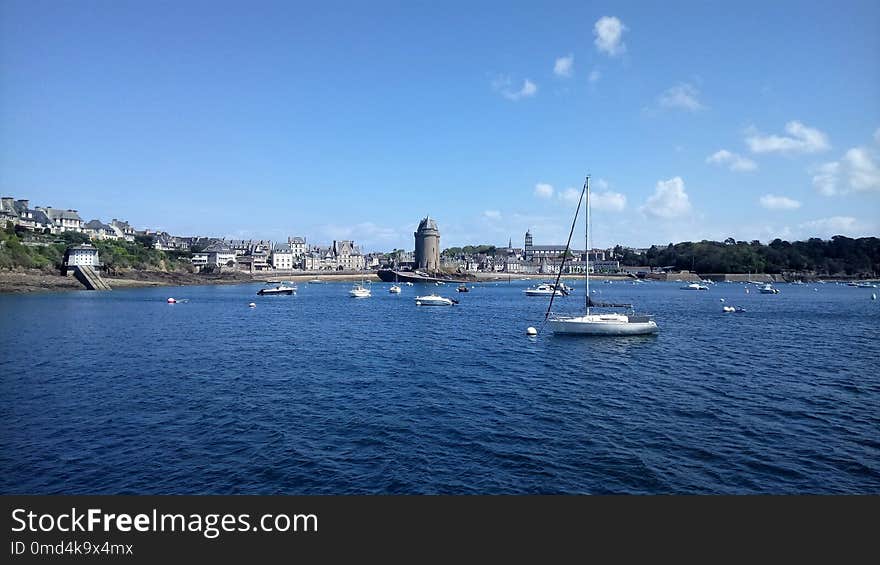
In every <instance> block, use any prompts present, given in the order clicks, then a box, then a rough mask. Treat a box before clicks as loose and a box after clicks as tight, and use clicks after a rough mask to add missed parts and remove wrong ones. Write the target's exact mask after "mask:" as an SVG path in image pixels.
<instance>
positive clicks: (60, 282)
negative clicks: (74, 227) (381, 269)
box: [0, 269, 378, 294]
mask: <svg viewBox="0 0 880 565" xmlns="http://www.w3.org/2000/svg"><path fill="white" fill-rule="evenodd" d="M316 276H317V277H318V278H320V279H321V280H324V281H328V282H329V281H341V280H360V279H361V278H365V279H367V280H371V281H377V280H378V277H376V276H375V275H366V276H365V275H362V274H357V273H355V274H350V273H346V274H337V273H331V274H319V275H315V274H296V275H276V274H273V273H260V274H258V275H255V276H252V275H250V274H247V273H239V272H231V273H220V274H197V273H181V272H165V271H134V270H133V271H127V272H125V273H120V274H118V275H113V276H109V275H106V274H103V275H102V278H103V279H104V280H105V281H106V282H107V284H109V285H110V287H111V288H134V287H151V286H197V285H214V284H247V283H254V282H267V281H276V280H277V281H286V282H305V281H307V280H311V279H313V278H315V277H316ZM69 290H85V289H84V288H83V286H82V284H80V282H79V281H78V280H76V278H74V277H68V276H65V275H61V274H59V273H58V272H57V271H43V270H40V269H16V270H11V271H0V293H4V294H25V293H32V292H59V291H69Z"/></svg>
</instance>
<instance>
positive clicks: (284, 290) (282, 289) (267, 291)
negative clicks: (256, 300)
mask: <svg viewBox="0 0 880 565" xmlns="http://www.w3.org/2000/svg"><path fill="white" fill-rule="evenodd" d="M257 294H258V295H260V296H266V295H278V294H285V295H291V294H296V287H292V286H284V285H283V284H279V285H278V286H276V287H275V288H261V289H260V290H259V291H257Z"/></svg>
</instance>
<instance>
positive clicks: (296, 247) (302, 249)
mask: <svg viewBox="0 0 880 565" xmlns="http://www.w3.org/2000/svg"><path fill="white" fill-rule="evenodd" d="M287 245H289V246H290V251H291V252H292V253H293V258H294V260H296V261H299V260H301V259H302V258H303V257H305V255H306V251H308V248H307V246H306V238H304V237H296V236H295V237H288V238H287Z"/></svg>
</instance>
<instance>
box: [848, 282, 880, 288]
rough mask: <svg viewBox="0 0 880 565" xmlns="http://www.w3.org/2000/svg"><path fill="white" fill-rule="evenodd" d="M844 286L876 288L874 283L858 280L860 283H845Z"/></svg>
mask: <svg viewBox="0 0 880 565" xmlns="http://www.w3.org/2000/svg"><path fill="white" fill-rule="evenodd" d="M846 286H854V287H856V288H877V285H876V284H871V283H866V282H860V283H847V284H846Z"/></svg>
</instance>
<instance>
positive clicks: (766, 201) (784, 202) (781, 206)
mask: <svg viewBox="0 0 880 565" xmlns="http://www.w3.org/2000/svg"><path fill="white" fill-rule="evenodd" d="M759 201H760V203H761V206H762V207H764V208H766V209H768V210H796V209H798V208H800V207H801V203H800V202H798V201H797V200H793V199H791V198H788V197H786V196H774V195H772V194H765V195H764V196H762V197H761V198H760V200H759Z"/></svg>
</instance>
